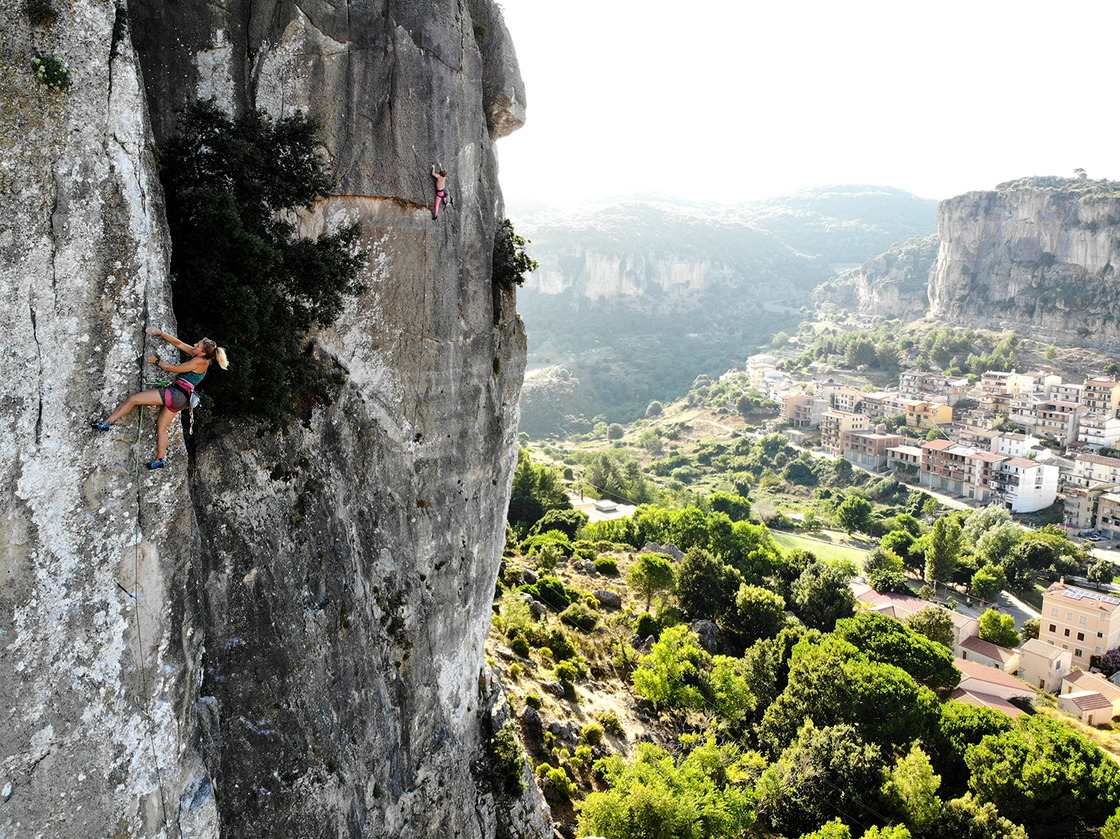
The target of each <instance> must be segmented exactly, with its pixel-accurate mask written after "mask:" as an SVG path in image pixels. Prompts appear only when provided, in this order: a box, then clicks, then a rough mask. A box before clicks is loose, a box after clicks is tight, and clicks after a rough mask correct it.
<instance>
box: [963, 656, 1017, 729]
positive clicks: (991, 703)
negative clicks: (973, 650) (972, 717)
mask: <svg viewBox="0 0 1120 839" xmlns="http://www.w3.org/2000/svg"><path fill="white" fill-rule="evenodd" d="M989 669H995V668H989ZM997 672H998V671H997ZM950 698H951V699H953V700H955V701H957V702H964V703H965V704H966V705H979V706H980V707H981V708H991V709H992V710H995V711H999V712H1000V713H1003V714H1006V715H1007V716H1009V717H1021V716H1023V715H1024V714H1025V713H1026V712H1025V711H1023V709H1022V708H1017V707H1016V706H1014V705H1012V704H1011V703H1010V702H1008V701H1007V700H1006V699H1003V698H1001V697H999V696H993V695H992V694H990V693H981V692H979V691H975V690H965V689H964V688H957V689H956V690H954V691H953V695H952V697H950Z"/></svg>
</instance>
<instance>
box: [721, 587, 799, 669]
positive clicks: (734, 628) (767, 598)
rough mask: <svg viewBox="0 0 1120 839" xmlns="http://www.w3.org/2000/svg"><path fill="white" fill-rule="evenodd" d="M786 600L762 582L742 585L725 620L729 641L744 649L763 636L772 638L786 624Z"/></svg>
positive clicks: (734, 648) (737, 650)
mask: <svg viewBox="0 0 1120 839" xmlns="http://www.w3.org/2000/svg"><path fill="white" fill-rule="evenodd" d="M785 623H786V601H785V600H784V599H783V598H782V596H781V595H780V594H775V593H774V592H772V591H768V590H767V589H764V588H760V587H759V586H748V585H746V584H745V583H744V584H743V585H742V586H740V587H739V591H738V593H737V594H736V595H735V608H734V610H732V611H731V612H730V613H729V614H728V615H727V617H726V618H725V619H724V622H723V630H724V633H725V636H726V639H727V643H728V645H729V646H730V647H731V648H732V649H733V650H735V651H736V652H737V653H741V652H742V651H743V650H744V649H746V648H747V647H749V646H750V645H751V644H753V643H754V642H755V641H758V640H759V639H760V638H773V637H775V636H776V635H777V634H778V633H779V632H780V631H781V630H782V627H784V626H785Z"/></svg>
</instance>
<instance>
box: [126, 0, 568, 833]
mask: <svg viewBox="0 0 1120 839" xmlns="http://www.w3.org/2000/svg"><path fill="white" fill-rule="evenodd" d="M171 6H173V8H171ZM475 8H477V9H478V10H479V11H480V13H482V15H483V19H484V20H485V21H486V22H485V23H479V24H478V25H476V24H475V21H474V19H473V17H472V10H473V9H475ZM134 19H135V22H136V23H135V26H136V33H137V34H136V39H137V45H138V48H139V50H140V53H141V57H142V61H143V62H144V64H145V67H146V69H148V71H149V74H148V81H149V98H150V101H151V102H153V103H155V112H154V122H155V125H156V127H157V136H160V134H161V133H162V135H163V136H166V134H167V133H168V132H170V131H172V130H173V126H174V120H175V116H174V113H173V111H174V108H175V107H176V106H178V105H181V104H183V103H185V102H187V101H189V100H191V99H193V98H196V97H200V96H214V97H215V98H216V99H217V101H218V102H219V103H221V104H223V105H224V106H225V107H227V108H229V109H230V110H233V111H239V110H241V109H244V108H249V107H262V108H265V109H266V110H268V111H269V112H270V113H272V114H273V115H275V116H281V115H284V114H287V113H290V112H292V110H294V109H304V110H310V111H313V112H315V113H317V114H319V115H320V116H321V118H322V119H323V121H324V124H325V126H326V128H325V138H326V140H327V145H328V152H329V155H330V158H331V162H332V165H333V167H334V170H335V172H336V174H337V175H338V176H339V178H340V185H339V188H338V193H339V194H338V196H337V197H334V198H331V199H328V200H326V201H324V202H322V203H321V204H320V205H319V206H318V207H317V208H316V209H315V211H314V212H312V213H310V214H308V216H307V217H306V218H304V219H303V226H304V230H305V232H307V233H316V232H318V231H319V230H322V229H324V228H333V227H335V226H337V225H338V224H341V223H344V222H349V221H352V220H355V219H358V220H361V221H362V222H363V223H364V226H365V245H366V246H367V247H369V248H370V250H371V254H372V257H373V259H372V263H371V266H370V269H369V271H368V272H367V276H366V280H367V283H368V285H369V290H368V292H367V293H366V294H365V295H363V296H362V298H361V299H359V300H357V301H355V302H354V304H353V305H351V306H350V307H349V309H348V310H347V312H346V313H345V314H344V315H343V317H342V318H341V319H340V321H339V322H338V323H337V324H336V325H335V326H334V328H332V329H331V330H329V331H326V332H324V333H322V334H320V335H318V336H317V338H316V352H317V354H318V357H319V359H320V362H321V364H322V366H323V369H324V372H325V377H326V380H327V381H328V382H329V385H327V390H329V391H330V392H329V393H324V394H322V396H323V398H322V399H321V400H320V402H319V403H318V404H316V405H314V406H310V405H309V406H305V407H306V410H305V412H304V414H303V416H302V417H301V419H300V421H297V422H294V423H292V424H291V425H290V426H289V427H288V428H286V429H284V430H283V431H282V432H280V433H276V432H275V431H274V430H272V429H267V428H252V429H248V428H243V427H233V426H230V427H224V428H218V429H214V430H212V431H210V432H208V433H207V435H206V437H205V439H203V440H201V441H200V442H199V444H198V446H197V448H196V450H195V460H194V464H193V471H192V479H191V492H192V496H193V498H194V499H195V509H196V511H197V516H198V520H199V532H200V535H201V541H202V547H201V554H200V557H201V558H200V563H201V566H202V568H203V575H204V578H203V580H202V581H201V586H200V589H201V592H202V606H201V608H202V614H201V615H200V622H201V623H203V624H204V625H205V626H206V642H205V644H206V650H205V660H204V666H203V672H204V676H203V686H202V690H201V693H202V694H203V699H202V701H201V704H200V707H201V708H202V710H203V719H204V720H205V731H206V736H205V754H206V759H207V765H208V766H209V767H210V769H211V771H212V772H213V774H214V778H215V782H216V784H217V786H218V788H219V789H220V790H221V792H222V802H221V804H220V811H221V818H222V824H223V835H227V836H238V837H240V836H265V835H267V836H273V835H284V836H299V837H320V836H321V837H327V836H331V837H334V836H399V837H413V836H414V837H430V836H446V837H482V836H491V835H494V833H495V831H497V830H498V829H499V825H498V821H499V817H498V815H497V811H496V810H495V808H494V806H493V805H492V802H491V801H490V798H489V795H490V782H489V779H488V776H487V773H486V771H485V765H484V762H483V763H481V764H480V763H479V760H483V761H484V755H485V751H486V749H485V742H486V738H487V732H486V730H485V721H486V720H488V719H489V714H488V712H486V711H485V708H484V707H483V699H484V696H483V694H484V693H485V692H486V691H484V690H483V689H482V686H483V685H484V682H483V681H482V679H481V674H482V670H483V664H484V662H483V639H484V637H485V634H486V632H487V631H488V629H489V626H490V616H491V608H490V605H491V602H492V598H493V591H494V584H495V579H496V575H497V568H498V563H499V561H500V556H501V550H502V546H503V544H504V538H505V517H504V513H505V508H506V504H507V501H508V492H509V483H510V480H511V477H512V469H513V466H514V465H515V459H516V439H515V435H516V427H517V400H518V394H519V389H520V383H521V379H522V373H523V368H524V353H525V348H524V334H523V331H522V329H521V324H520V321H519V320H518V318H517V316H516V313H515V311H514V301H513V299H512V297H511V296H508V295H505V294H502V293H500V292H496V291H495V289H494V287H493V284H492V283H491V280H490V272H491V260H492V248H493V241H494V233H495V230H496V227H497V224H498V222H499V221H500V220H501V218H502V217H503V209H502V203H501V196H500V192H499V190H498V184H497V164H496V159H495V155H494V138H495V137H496V136H499V135H500V134H501V133H502V132H503V131H508V130H510V129H511V127H513V126H515V125H516V124H519V120H520V117H519V103H522V102H523V101H524V94H523V93H522V92H521V83H520V79H519V78H518V77H517V75H516V62H515V60H514V59H513V53H512V49H511V48H510V47H509V44H508V36H506V34H505V30H504V26H501V18H500V15H499V14H498V13H497V12H496V11H495V10H494V8H493V7H492V6H491V4H490V3H488V2H476V3H473V4H471V5H469V6H468V4H465V3H457V2H447V0H441V2H428V3H405V2H380V3H362V4H356V3H355V4H343V5H333V4H328V3H325V2H309V3H303V4H295V3H286V2H276V3H260V2H253V3H249V2H245V3H238V2H232V3H228V4H225V5H224V6H222V7H218V6H215V5H212V4H208V3H202V2H181V3H175V4H166V3H162V2H161V3H150V4H148V3H145V4H140V5H137V6H135V7H134ZM487 68H489V69H487ZM510 72H512V75H505V74H507V73H510ZM487 73H489V74H490V75H489V76H488V75H487ZM433 162H439V163H441V164H442V165H443V166H444V167H445V168H446V169H447V170H448V171H449V173H450V180H449V187H450V189H451V191H452V194H453V196H454V200H455V203H454V205H453V207H451V208H450V209H448V210H445V211H443V212H442V213H441V216H440V219H439V220H438V221H433V220H432V218H431V216H430V212H429V208H428V207H429V202H430V200H431V196H432V181H431V179H430V177H429V174H428V172H429V169H430V167H431V165H432V163H433ZM232 363H237V362H236V358H234V359H232ZM533 792H534V793H535V790H534V791H533ZM533 812H534V813H535V814H536V815H535V817H534V818H535V820H533V819H530V820H529V821H528V822H526V821H524V820H519V821H518V823H517V824H505V825H503V826H502V827H501V830H502V831H503V832H505V833H508V834H512V835H526V836H529V835H547V834H548V833H550V832H551V829H550V827H549V825H548V823H547V819H546V818H545V816H544V813H545V811H544V810H542V809H540V808H539V807H538V808H535V809H534V810H533Z"/></svg>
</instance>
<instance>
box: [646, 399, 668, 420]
mask: <svg viewBox="0 0 1120 839" xmlns="http://www.w3.org/2000/svg"><path fill="white" fill-rule="evenodd" d="M664 411H665V408H664V407H663V406H662V404H661V403H660V402H658V401H657V400H656V399H655V400H653V401H652V402H650V403H649V405H647V406H646V417H647V418H648V419H652V418H653V417H659V416H661V414H662V413H664Z"/></svg>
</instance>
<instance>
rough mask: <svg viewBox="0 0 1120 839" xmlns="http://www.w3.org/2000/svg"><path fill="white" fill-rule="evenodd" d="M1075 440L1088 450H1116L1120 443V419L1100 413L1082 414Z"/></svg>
mask: <svg viewBox="0 0 1120 839" xmlns="http://www.w3.org/2000/svg"><path fill="white" fill-rule="evenodd" d="M1086 407H1088V406H1086ZM1077 439H1078V440H1079V441H1080V442H1082V443H1084V444H1085V446H1086V447H1087V448H1089V449H1094V450H1097V449H1104V448H1116V444H1117V443H1120V419H1117V418H1116V416H1114V415H1113V414H1107V413H1101V412H1100V411H1092V412H1091V413H1088V414H1084V415H1083V416H1081V417H1080V419H1079V420H1078V426H1077Z"/></svg>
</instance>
